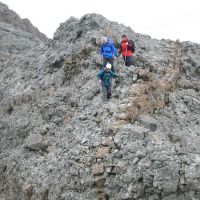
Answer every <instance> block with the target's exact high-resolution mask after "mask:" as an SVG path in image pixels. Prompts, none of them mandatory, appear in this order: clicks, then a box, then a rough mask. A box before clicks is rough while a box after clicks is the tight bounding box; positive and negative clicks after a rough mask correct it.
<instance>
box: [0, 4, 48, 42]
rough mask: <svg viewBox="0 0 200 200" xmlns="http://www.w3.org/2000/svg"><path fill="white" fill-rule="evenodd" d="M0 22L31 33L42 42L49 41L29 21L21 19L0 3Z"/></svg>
mask: <svg viewBox="0 0 200 200" xmlns="http://www.w3.org/2000/svg"><path fill="white" fill-rule="evenodd" d="M0 22H4V23H7V24H11V25H12V26H14V27H16V28H18V29H20V30H22V31H26V32H29V33H32V34H33V35H34V36H35V37H37V38H39V39H40V40H42V41H45V42H46V41H47V39H48V38H47V36H46V35H45V34H43V33H41V32H40V31H39V30H38V29H37V28H36V27H34V26H33V25H32V24H31V22H30V21H29V20H28V19H21V18H20V16H19V15H18V14H17V13H15V12H14V11H12V10H10V9H9V8H8V6H7V5H5V4H3V3H1V2H0Z"/></svg>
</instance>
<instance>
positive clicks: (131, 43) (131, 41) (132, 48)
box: [128, 40, 135, 53]
mask: <svg viewBox="0 0 200 200" xmlns="http://www.w3.org/2000/svg"><path fill="white" fill-rule="evenodd" d="M128 42H129V44H130V46H131V51H132V53H134V52H135V43H134V42H133V40H129V41H128Z"/></svg>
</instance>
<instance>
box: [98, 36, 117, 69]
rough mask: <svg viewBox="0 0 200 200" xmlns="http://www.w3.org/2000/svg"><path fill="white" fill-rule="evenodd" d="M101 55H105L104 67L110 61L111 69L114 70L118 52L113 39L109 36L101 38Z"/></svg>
mask: <svg viewBox="0 0 200 200" xmlns="http://www.w3.org/2000/svg"><path fill="white" fill-rule="evenodd" d="M101 55H102V56H103V67H105V66H106V64H107V63H108V62H109V63H110V64H111V65H112V68H111V70H112V71H114V66H113V61H114V57H117V55H118V53H117V50H116V48H115V45H114V43H113V41H112V40H110V39H108V38H107V37H102V38H101Z"/></svg>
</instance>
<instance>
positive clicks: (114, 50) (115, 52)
mask: <svg viewBox="0 0 200 200" xmlns="http://www.w3.org/2000/svg"><path fill="white" fill-rule="evenodd" d="M111 48H112V51H113V55H114V56H117V50H116V48H115V45H114V44H112V46H111Z"/></svg>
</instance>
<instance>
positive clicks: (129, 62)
mask: <svg viewBox="0 0 200 200" xmlns="http://www.w3.org/2000/svg"><path fill="white" fill-rule="evenodd" d="M124 62H125V66H127V67H130V66H131V65H134V59H133V56H126V57H125V56H124Z"/></svg>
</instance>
